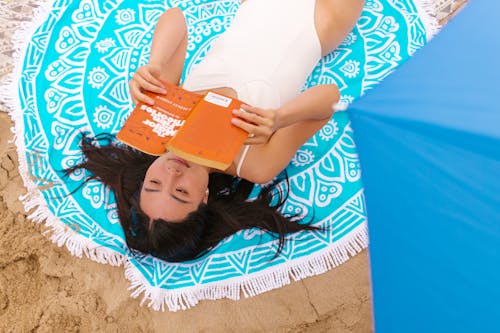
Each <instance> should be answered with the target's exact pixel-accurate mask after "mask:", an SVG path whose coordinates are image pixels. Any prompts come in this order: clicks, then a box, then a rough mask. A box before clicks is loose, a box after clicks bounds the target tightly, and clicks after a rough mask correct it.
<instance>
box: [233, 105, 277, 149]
mask: <svg viewBox="0 0 500 333" xmlns="http://www.w3.org/2000/svg"><path fill="white" fill-rule="evenodd" d="M276 113H277V112H276V110H274V109H260V108H256V107H253V106H250V105H245V104H243V105H241V108H240V109H237V110H233V115H234V116H235V118H233V119H232V121H231V122H232V123H233V125H235V126H237V127H239V128H241V129H243V130H245V131H247V132H248V133H249V134H248V139H247V140H246V141H245V144H246V145H255V144H263V143H267V142H268V141H269V139H270V138H271V136H272V135H273V134H274V132H275V131H276V130H277V129H278V128H279V124H278V118H277V117H276Z"/></svg>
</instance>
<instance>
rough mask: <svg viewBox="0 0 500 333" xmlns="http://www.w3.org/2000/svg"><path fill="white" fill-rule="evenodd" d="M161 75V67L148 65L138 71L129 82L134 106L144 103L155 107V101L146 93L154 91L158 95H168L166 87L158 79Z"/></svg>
mask: <svg viewBox="0 0 500 333" xmlns="http://www.w3.org/2000/svg"><path fill="white" fill-rule="evenodd" d="M160 74H161V70H160V66H156V65H152V64H147V65H145V66H141V67H139V68H138V69H137V71H136V72H135V74H134V76H133V77H132V79H131V80H130V82H129V86H130V95H131V97H132V101H133V102H134V104H137V103H139V102H143V103H146V104H150V105H153V104H154V101H153V99H151V98H150V97H149V96H148V95H146V94H145V93H144V91H152V92H155V93H158V94H166V93H167V91H166V90H165V87H164V86H163V84H162V83H161V81H160V80H159V79H158V77H159V76H160Z"/></svg>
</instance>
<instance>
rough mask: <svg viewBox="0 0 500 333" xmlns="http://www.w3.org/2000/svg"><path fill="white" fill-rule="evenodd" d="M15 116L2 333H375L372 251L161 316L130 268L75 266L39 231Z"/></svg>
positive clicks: (0, 209)
mask: <svg viewBox="0 0 500 333" xmlns="http://www.w3.org/2000/svg"><path fill="white" fill-rule="evenodd" d="M10 126H11V122H10V119H9V117H8V115H7V114H5V113H0V156H1V163H0V332H28V331H34V332H164V331H165V332H166V331H169V332H236V331H237V332H332V331H335V332H371V331H372V329H371V327H372V319H371V300H370V284H369V278H368V268H367V267H368V265H367V254H366V251H364V252H363V253H361V254H359V255H357V256H356V257H354V258H353V259H351V260H349V261H348V262H347V263H345V264H343V265H342V266H340V267H338V268H336V269H334V270H332V271H330V272H328V273H325V274H322V275H319V276H317V277H312V278H308V279H305V280H302V281H299V282H295V283H292V284H291V285H289V286H286V287H283V288H280V289H277V290H274V291H271V292H267V293H265V294H262V295H259V296H256V297H253V298H248V299H242V300H240V301H231V300H218V301H202V302H200V304H198V305H197V306H196V307H194V308H192V309H190V310H187V311H181V312H176V313H172V312H156V311H153V310H151V309H150V308H148V307H146V306H141V305H140V300H138V299H132V298H131V297H130V294H129V291H128V290H127V288H128V287H129V282H128V281H127V280H126V279H125V277H124V270H123V268H122V267H112V266H109V265H102V264H98V263H95V262H92V261H90V260H89V259H80V258H75V257H73V256H71V255H70V254H69V252H68V251H67V250H66V248H59V247H57V246H56V245H55V244H53V243H51V242H50V240H48V238H47V237H45V236H43V235H42V233H43V232H44V231H45V230H46V229H45V227H44V226H43V225H39V224H36V223H33V222H30V221H28V220H27V219H26V213H25V212H24V209H23V207H22V205H21V203H20V201H19V199H18V197H19V195H21V194H23V193H24V188H23V185H22V180H21V178H20V176H19V173H18V170H17V155H16V152H15V149H14V146H13V144H12V143H9V142H8V140H9V139H11V138H12V134H11V133H10V131H9V127H10Z"/></svg>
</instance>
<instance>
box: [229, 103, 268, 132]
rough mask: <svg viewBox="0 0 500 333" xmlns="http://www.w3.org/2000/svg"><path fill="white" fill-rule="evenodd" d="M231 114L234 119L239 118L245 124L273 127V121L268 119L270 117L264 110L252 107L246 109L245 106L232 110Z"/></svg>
mask: <svg viewBox="0 0 500 333" xmlns="http://www.w3.org/2000/svg"><path fill="white" fill-rule="evenodd" d="M233 114H234V115H235V116H236V117H239V118H241V119H243V120H245V121H246V122H249V123H252V124H256V125H261V126H266V127H271V128H272V127H273V123H274V122H273V120H272V119H270V115H269V114H268V112H266V110H262V109H259V108H254V107H248V106H246V107H245V108H243V106H242V108H241V109H235V110H233Z"/></svg>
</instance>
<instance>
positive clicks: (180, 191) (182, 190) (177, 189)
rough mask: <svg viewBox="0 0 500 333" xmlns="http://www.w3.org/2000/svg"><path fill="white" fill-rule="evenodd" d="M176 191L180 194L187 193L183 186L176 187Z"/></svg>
mask: <svg viewBox="0 0 500 333" xmlns="http://www.w3.org/2000/svg"><path fill="white" fill-rule="evenodd" d="M175 191H176V192H179V193H182V194H189V193H188V191H186V190H185V189H183V188H176V189H175Z"/></svg>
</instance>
